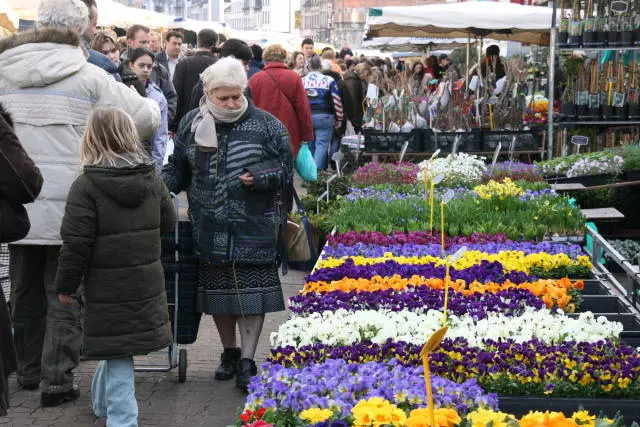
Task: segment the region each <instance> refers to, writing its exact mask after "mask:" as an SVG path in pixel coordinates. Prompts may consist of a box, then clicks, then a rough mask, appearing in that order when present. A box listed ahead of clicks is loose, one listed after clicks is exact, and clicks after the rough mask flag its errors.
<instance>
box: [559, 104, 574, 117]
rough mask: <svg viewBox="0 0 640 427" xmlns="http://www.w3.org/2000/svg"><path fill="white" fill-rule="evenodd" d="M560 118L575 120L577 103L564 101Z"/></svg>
mask: <svg viewBox="0 0 640 427" xmlns="http://www.w3.org/2000/svg"><path fill="white" fill-rule="evenodd" d="M560 118H561V119H562V120H564V121H571V120H575V118H576V104H574V103H573V102H563V103H562V104H561V105H560Z"/></svg>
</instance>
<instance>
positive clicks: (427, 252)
mask: <svg viewBox="0 0 640 427" xmlns="http://www.w3.org/2000/svg"><path fill="white" fill-rule="evenodd" d="M463 246H464V247H466V248H467V250H468V251H478V252H484V253H488V254H497V253H500V252H508V251H517V252H521V253H523V254H524V255H531V254H537V253H545V254H549V255H558V254H565V255H566V256H567V257H569V258H570V259H572V260H576V259H577V258H578V257H579V256H581V255H585V253H584V251H583V249H582V247H581V246H580V245H576V244H567V243H559V242H513V241H507V242H504V243H467V244H451V245H445V254H446V255H453V254H454V253H456V252H457V251H458V250H459V249H460V248H462V247H463ZM639 252H640V251H639ZM386 253H390V254H391V255H392V256H396V257H401V256H404V257H423V256H433V257H438V256H440V255H441V254H442V246H440V244H439V243H427V244H416V243H402V244H390V245H380V244H373V243H355V244H353V245H345V244H343V243H337V244H334V245H327V246H326V247H325V248H324V251H323V257H325V258H329V257H331V258H343V257H354V256H362V257H367V258H381V257H383V256H385V254H386Z"/></svg>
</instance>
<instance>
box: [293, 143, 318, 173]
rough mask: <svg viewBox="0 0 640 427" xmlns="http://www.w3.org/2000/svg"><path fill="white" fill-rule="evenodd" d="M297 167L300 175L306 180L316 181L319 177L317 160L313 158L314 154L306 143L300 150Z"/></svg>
mask: <svg viewBox="0 0 640 427" xmlns="http://www.w3.org/2000/svg"><path fill="white" fill-rule="evenodd" d="M295 167H296V171H297V172H298V175H300V176H301V177H302V179H304V180H305V181H316V180H317V179H318V168H317V166H316V162H315V160H313V155H312V154H311V151H310V150H309V147H307V145H306V144H303V145H302V146H301V147H300V150H299V151H298V156H297V157H296V164H295Z"/></svg>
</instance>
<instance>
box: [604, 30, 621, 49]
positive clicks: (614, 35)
mask: <svg viewBox="0 0 640 427" xmlns="http://www.w3.org/2000/svg"><path fill="white" fill-rule="evenodd" d="M607 41H608V44H609V46H621V44H620V43H621V41H620V32H619V31H609V34H608V36H607Z"/></svg>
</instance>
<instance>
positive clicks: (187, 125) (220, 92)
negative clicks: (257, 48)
mask: <svg viewBox="0 0 640 427" xmlns="http://www.w3.org/2000/svg"><path fill="white" fill-rule="evenodd" d="M227 43H229V41H227ZM227 43H225V46H226V45H227ZM202 81H203V83H204V91H205V96H204V98H203V100H202V102H201V105H200V107H199V108H198V109H196V110H194V111H191V112H190V113H188V114H187V115H186V116H185V117H184V118H183V119H182V122H181V123H180V127H179V128H178V132H177V134H176V139H175V149H174V152H173V155H172V156H171V157H170V160H169V163H168V164H167V165H166V166H165V168H164V169H163V171H162V177H163V179H164V181H165V183H166V184H167V187H168V188H169V190H170V191H173V192H174V193H176V194H178V193H180V192H181V191H185V190H186V192H187V198H188V200H189V216H190V219H191V224H192V227H193V235H194V238H195V242H194V243H195V248H196V254H197V255H198V256H199V260H200V264H199V266H198V299H197V301H198V311H200V312H202V313H206V314H210V315H212V316H213V320H214V322H215V324H216V327H217V329H218V333H219V335H220V339H221V341H222V345H223V346H224V352H223V353H222V360H221V363H220V365H219V366H218V368H217V369H216V371H215V378H216V380H219V381H225V380H230V379H232V378H233V377H234V376H235V377H236V386H237V387H238V388H240V389H241V390H244V391H246V390H247V386H248V384H249V379H250V378H251V377H252V376H254V375H256V373H257V368H256V364H255V362H254V357H255V352H256V348H257V345H258V339H259V338H260V334H261V332H262V326H263V323H264V316H265V314H266V313H270V312H276V311H282V310H284V309H285V306H284V298H283V295H282V286H281V284H280V277H279V275H278V264H279V261H280V254H281V249H282V248H283V244H284V240H283V239H282V238H281V237H282V236H284V234H285V232H286V225H287V213H288V210H287V209H286V207H285V200H286V199H287V197H288V194H286V193H287V189H288V188H289V187H290V186H291V185H292V176H293V155H292V153H291V145H290V144H289V133H288V132H287V129H286V128H285V127H284V125H283V124H282V123H281V122H280V121H279V120H278V119H276V118H275V117H274V116H272V115H271V114H269V113H267V112H266V111H264V110H261V109H259V108H257V107H256V106H255V105H254V104H253V102H252V101H251V100H250V99H248V98H247V97H246V96H245V95H244V90H245V88H246V87H247V75H246V73H245V66H244V64H243V63H242V62H240V61H239V60H237V59H235V58H231V57H226V58H222V59H220V60H218V61H217V62H216V63H215V64H213V65H211V66H210V67H208V68H207V69H206V70H205V71H204V72H203V73H202ZM236 327H239V330H240V347H238V346H237V343H236Z"/></svg>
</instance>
